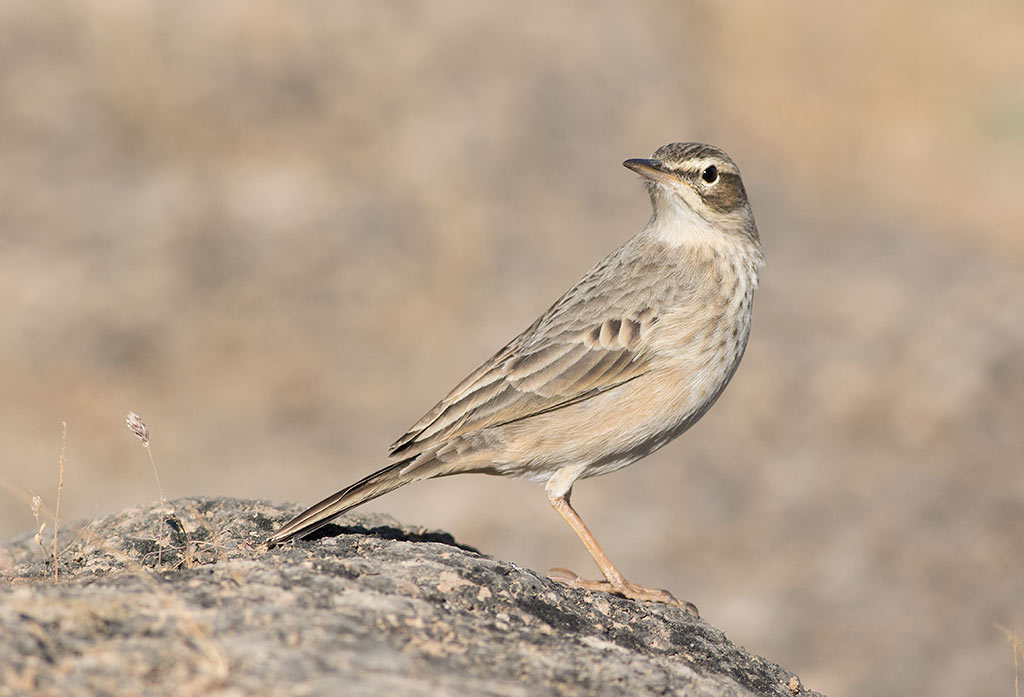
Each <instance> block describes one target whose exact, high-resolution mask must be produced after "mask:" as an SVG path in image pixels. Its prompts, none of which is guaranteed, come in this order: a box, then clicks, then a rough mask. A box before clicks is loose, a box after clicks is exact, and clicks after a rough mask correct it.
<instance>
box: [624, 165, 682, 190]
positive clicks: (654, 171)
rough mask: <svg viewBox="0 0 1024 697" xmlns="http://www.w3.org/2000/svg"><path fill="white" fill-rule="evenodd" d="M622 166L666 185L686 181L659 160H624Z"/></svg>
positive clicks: (670, 185) (669, 185)
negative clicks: (667, 168)
mask: <svg viewBox="0 0 1024 697" xmlns="http://www.w3.org/2000/svg"><path fill="white" fill-rule="evenodd" d="M622 166H623V167H626V168H628V169H631V170H633V171H634V172H636V173H637V174H639V175H640V176H641V177H643V178H644V179H650V180H651V181H653V182H658V183H659V184H664V185H665V186H668V187H672V186H674V185H678V184H685V183H686V182H685V181H683V180H682V179H680V178H679V177H677V176H676V175H674V174H672V173H671V172H669V171H668V170H666V169H665V165H664V164H663V163H662V161H661V160H645V159H635V160H626V161H625V162H623V163H622Z"/></svg>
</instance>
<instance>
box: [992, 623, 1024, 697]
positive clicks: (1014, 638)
mask: <svg viewBox="0 0 1024 697" xmlns="http://www.w3.org/2000/svg"><path fill="white" fill-rule="evenodd" d="M996 627H998V628H999V631H1001V632H1002V633H1003V634H1005V635H1006V640H1007V641H1008V642H1010V647H1011V648H1012V649H1013V691H1014V694H1015V695H1016V696H1017V697H1020V674H1021V668H1022V664H1024V637H1021V635H1020V634H1017V633H1016V632H1015V631H1013V630H1011V629H1007V628H1006V627H1003V626H1002V625H998V624H997V625H996Z"/></svg>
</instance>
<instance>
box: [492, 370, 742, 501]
mask: <svg viewBox="0 0 1024 697" xmlns="http://www.w3.org/2000/svg"><path fill="white" fill-rule="evenodd" d="M707 358H708V357H705V360H703V361H701V363H702V364H703V365H707V364H708V360H707ZM714 358H717V357H714ZM715 362H717V361H712V363H715ZM733 369H734V365H728V366H725V370H724V371H723V370H721V369H719V370H703V371H701V370H697V371H694V370H693V369H692V367H691V366H689V365H686V366H680V367H678V368H676V369H672V370H668V369H662V370H656V371H652V372H650V373H647V374H645V375H642V376H641V377H639V378H636V379H635V380H632V381H630V382H628V383H626V384H624V385H620V386H619V387H616V388H613V389H611V390H608V391H607V392H604V393H602V394H600V395H597V396H596V397H593V398H591V399H588V400H586V401H584V402H581V403H579V404H574V405H571V406H568V407H564V408H563V409H558V410H556V411H553V412H549V413H547V414H542V415H539V416H535V417H532V418H530V419H525V420H523V421H521V422H515V423H511V424H506V425H504V426H501V427H498V428H497V429H495V430H496V431H497V433H496V434H495V435H496V436H497V437H498V439H499V440H500V441H501V447H500V448H497V457H495V458H494V460H493V467H494V469H495V470H496V471H497V473H499V474H504V475H511V476H520V477H526V478H529V479H533V480H535V481H541V482H544V481H546V480H547V479H548V478H549V477H550V476H551V475H552V474H554V473H555V472H557V471H558V470H560V469H562V468H563V467H567V466H573V465H577V466H578V465H584V468H583V471H582V473H581V474H580V478H588V477H596V476H599V475H602V474H607V473H609V472H614V471H615V470H618V469H621V468H623V467H626V466H627V465H630V464H632V463H633V462H636V461H637V460H639V459H641V458H643V457H645V456H647V455H649V454H650V453H652V452H654V451H655V450H657V449H659V448H661V447H662V446H664V445H665V444H667V443H668V442H670V441H671V440H673V439H674V438H675V437H676V436H678V435H680V434H681V433H683V432H684V431H685V430H686V429H687V428H689V427H690V426H691V425H693V423H695V422H696V421H697V419H699V418H700V417H701V416H702V415H703V414H704V412H705V411H707V408H708V407H709V406H710V403H711V402H713V401H714V399H715V398H716V397H717V396H718V393H719V392H721V389H722V387H724V382H727V381H728V376H729V375H731V373H732V371H733Z"/></svg>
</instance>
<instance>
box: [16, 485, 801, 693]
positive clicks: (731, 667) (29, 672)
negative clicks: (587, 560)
mask: <svg viewBox="0 0 1024 697" xmlns="http://www.w3.org/2000/svg"><path fill="white" fill-rule="evenodd" d="M297 511H298V508H297V507H287V506H275V505H273V504H270V503H266V502H261V501H248V500H237V499H224V498H217V499H180V500H177V501H173V502H170V503H169V504H167V505H166V506H161V505H153V506H148V507H140V508H132V509H129V510H126V511H124V512H122V513H120V514H118V515H114V516H111V517H108V518H104V519H101V520H97V521H93V522H92V523H91V524H89V525H79V526H71V527H69V528H68V529H67V530H65V531H62V532H61V534H60V536H59V538H58V550H59V551H60V553H59V555H58V572H59V576H58V580H56V581H54V564H53V560H52V558H47V557H46V556H44V550H43V549H41V548H40V547H39V545H38V544H37V543H36V542H35V541H34V540H33V539H32V536H31V535H25V536H22V537H19V538H15V539H13V540H11V541H9V542H7V543H5V544H4V545H3V546H2V547H0V549H3V550H5V552H6V554H5V553H0V559H2V560H3V564H0V579H2V581H3V585H2V586H0V695H3V696H6V695H18V694H40V695H71V696H74V695H95V694H104V695H129V694H131V695H136V694H146V695H191V694H203V695H242V694H274V695H329V694H339V695H340V694H344V695H357V696H358V695H375V696H376V695H389V696H391V697H398V696H404V695H503V696H508V697H513V696H520V695H522V696H525V695H647V694H659V695H661V694H672V695H701V696H707V697H712V696H717V695H730V696H732V695H751V694H757V695H788V696H790V697H792V696H793V695H797V694H799V695H813V694H816V693H813V692H810V691H809V690H807V689H806V688H804V687H803V685H802V684H801V683H800V681H799V679H798V678H797V677H796V676H795V675H793V674H792V673H789V672H787V671H786V670H784V669H782V668H780V667H779V666H777V665H774V664H772V663H770V662H768V661H766V660H764V659H762V658H759V657H757V656H753V655H751V654H749V653H747V652H746V651H744V650H743V649H742V648H739V647H737V646H735V645H733V644H732V643H731V642H730V641H729V640H728V639H727V638H726V637H725V635H724V634H723V633H722V632H721V631H719V630H718V629H716V628H714V627H713V626H711V625H710V624H708V623H707V622H706V621H704V620H700V619H697V618H694V617H691V616H689V615H686V614H685V613H683V612H682V611H680V610H678V609H676V608H671V607H667V606H661V605H650V604H644V603H636V602H633V601H629V600H625V599H622V598H618V597H613V596H609V595H606V594H599V593H590V592H587V591H582V590H574V589H568V588H565V587H563V586H560V585H558V584H557V583H554V582H552V581H550V580H548V579H547V578H545V577H544V576H542V575H540V574H537V573H536V572H533V571H530V570H527V569H522V568H519V567H517V566H516V565H515V564H511V563H509V562H504V561H499V560H495V559H491V558H489V557H487V556H485V555H483V554H480V553H479V552H477V551H476V550H473V549H470V548H468V547H465V546H462V545H460V544H458V543H457V542H456V541H455V540H453V539H452V537H451V536H449V535H447V534H445V533H440V532H434V531H428V530H423V529H414V528H410V527H407V526H403V525H401V524H400V523H398V522H397V521H395V520H394V519H392V518H389V517H387V516H381V515H365V516H358V515H357V516H349V517H346V518H343V519H342V521H341V524H340V525H334V526H328V527H327V528H325V529H324V530H323V531H322V532H321V533H320V534H319V535H318V537H317V539H314V540H311V541H303V542H300V543H298V544H296V545H294V546H286V547H283V548H278V549H273V550H269V551H268V550H267V549H266V548H265V547H264V546H263V545H262V542H263V540H264V539H265V537H266V536H267V534H268V533H269V532H270V531H271V530H272V529H273V528H274V527H275V526H276V525H278V524H280V523H281V522H283V521H284V520H285V519H286V518H288V517H289V516H290V515H291V514H293V513H296V512H297ZM51 539H52V538H51ZM48 548H49V545H48Z"/></svg>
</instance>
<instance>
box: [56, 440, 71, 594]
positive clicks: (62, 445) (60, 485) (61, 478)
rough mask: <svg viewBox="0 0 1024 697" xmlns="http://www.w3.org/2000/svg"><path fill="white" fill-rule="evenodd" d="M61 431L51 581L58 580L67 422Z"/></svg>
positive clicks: (66, 455)
mask: <svg viewBox="0 0 1024 697" xmlns="http://www.w3.org/2000/svg"><path fill="white" fill-rule="evenodd" d="M61 424H62V425H63V427H64V428H63V431H62V433H61V442H60V476H59V477H58V479H57V505H56V506H55V507H54V509H53V580H54V582H56V581H57V580H58V579H59V573H60V572H59V569H58V566H57V528H58V527H59V526H60V497H61V494H62V493H63V492H64V465H66V464H67V462H68V422H67V421H62V422H61Z"/></svg>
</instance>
